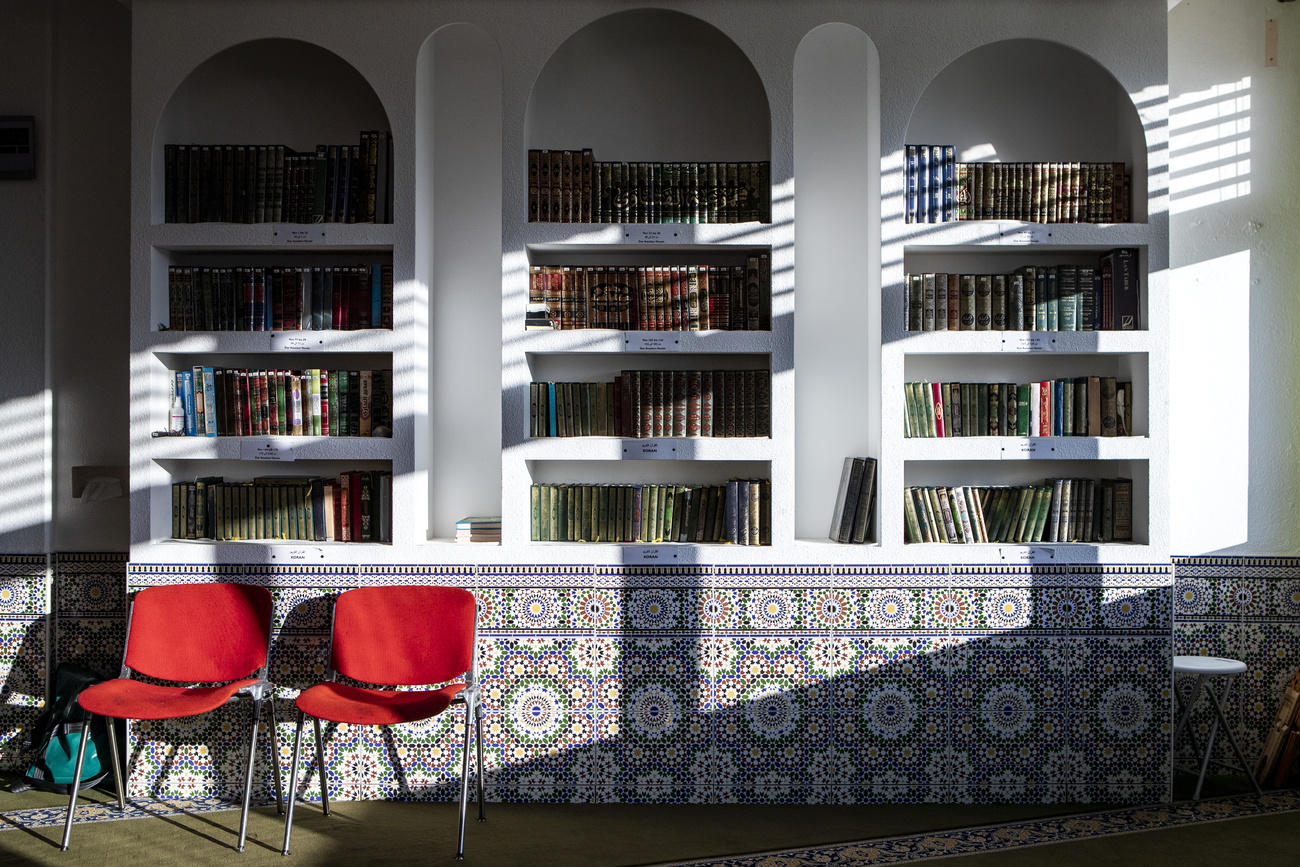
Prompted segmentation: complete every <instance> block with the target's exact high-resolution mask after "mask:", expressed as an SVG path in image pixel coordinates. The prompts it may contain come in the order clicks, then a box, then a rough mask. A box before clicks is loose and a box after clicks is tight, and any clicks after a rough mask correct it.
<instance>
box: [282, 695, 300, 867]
mask: <svg viewBox="0 0 1300 867" xmlns="http://www.w3.org/2000/svg"><path fill="white" fill-rule="evenodd" d="M302 721H303V713H302V711H298V726H297V728H296V730H295V731H294V734H293V764H291V765H289V804H288V806H287V807H285V811H284V848H282V849H281V850H280V854H281V855H288V854H289V835H290V834H292V833H293V802H294V801H296V800H297V794H298V754H299V753H298V751H299V748H300V747H301V746H302Z"/></svg>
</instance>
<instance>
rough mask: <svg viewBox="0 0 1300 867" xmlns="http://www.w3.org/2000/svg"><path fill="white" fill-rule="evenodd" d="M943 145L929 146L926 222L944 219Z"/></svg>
mask: <svg viewBox="0 0 1300 867" xmlns="http://www.w3.org/2000/svg"><path fill="white" fill-rule="evenodd" d="M943 162H944V160H943V145H931V146H930V205H929V208H928V211H927V214H926V216H927V218H928V222H931V223H938V222H940V221H941V220H943V219H944V216H943V203H944V198H945V192H944V185H943V182H944V168H943Z"/></svg>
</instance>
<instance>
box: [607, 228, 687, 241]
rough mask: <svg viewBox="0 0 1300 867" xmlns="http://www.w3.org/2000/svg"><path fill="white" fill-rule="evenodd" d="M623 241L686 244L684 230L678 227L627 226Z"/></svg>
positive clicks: (624, 230)
mask: <svg viewBox="0 0 1300 867" xmlns="http://www.w3.org/2000/svg"><path fill="white" fill-rule="evenodd" d="M623 240H625V241H627V242H628V243H629V244H684V243H686V242H687V239H686V238H683V237H682V230H681V228H680V227H677V226H641V225H636V226H625V227H624V229H623Z"/></svg>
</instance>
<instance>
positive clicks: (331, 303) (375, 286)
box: [167, 264, 393, 331]
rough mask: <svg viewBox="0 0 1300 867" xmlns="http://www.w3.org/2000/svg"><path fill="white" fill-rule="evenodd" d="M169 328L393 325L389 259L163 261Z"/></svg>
mask: <svg viewBox="0 0 1300 867" xmlns="http://www.w3.org/2000/svg"><path fill="white" fill-rule="evenodd" d="M167 311H168V320H169V322H168V328H169V329H170V330H172V331H330V330H356V329H361V328H392V327H393V266H392V265H380V264H373V265H326V266H314V267H305V266H297V265H272V266H269V267H258V266H241V267H212V266H208V265H201V266H200V265H171V266H169V267H168V268H167Z"/></svg>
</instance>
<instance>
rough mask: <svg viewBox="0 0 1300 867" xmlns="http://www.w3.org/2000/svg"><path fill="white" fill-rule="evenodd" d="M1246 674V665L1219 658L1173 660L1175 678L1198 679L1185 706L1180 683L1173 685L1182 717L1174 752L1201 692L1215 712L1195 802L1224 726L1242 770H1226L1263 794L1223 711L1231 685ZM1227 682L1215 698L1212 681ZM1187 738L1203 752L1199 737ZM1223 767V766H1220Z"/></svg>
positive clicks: (1199, 657) (1177, 657) (1202, 761)
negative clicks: (1215, 744) (1245, 778)
mask: <svg viewBox="0 0 1300 867" xmlns="http://www.w3.org/2000/svg"><path fill="white" fill-rule="evenodd" d="M1245 673H1246V663H1244V662H1241V661H1239V660H1236V659H1223V658H1222V657H1218V656H1175V657H1174V675H1175V677H1176V676H1177V675H1179V674H1193V675H1196V683H1195V685H1194V686H1193V687H1192V697H1191V698H1190V699H1189V700H1188V701H1186V702H1184V701H1183V694H1182V692H1181V691H1179V689H1178V685H1177V683H1175V684H1174V698H1175V699H1176V700H1177V702H1178V707H1179V716H1178V724H1177V725H1176V726H1174V737H1173V742H1172V743H1173V748H1174V749H1175V750H1177V748H1178V736H1179V735H1180V734H1182V731H1183V729H1184V728H1187V723H1188V721H1189V720H1190V719H1191V717H1192V709H1193V708H1195V707H1196V703H1197V702H1198V701H1200V699H1201V690H1202V689H1204V690H1205V692H1206V694H1208V695H1209V697H1210V706H1211V707H1213V708H1214V723H1213V724H1212V725H1211V726H1210V737H1209V740H1208V741H1207V742H1206V744H1205V752H1204V753H1203V754H1202V756H1201V772H1200V775H1199V776H1198V777H1197V778H1196V791H1195V792H1194V793H1193V794H1192V800H1194V801H1195V800H1198V799H1199V798H1200V797H1201V785H1202V784H1203V783H1204V782H1205V771H1206V769H1207V768H1208V767H1209V765H1210V754H1211V753H1213V752H1214V738H1215V736H1216V735H1217V734H1218V733H1219V726H1220V725H1222V726H1223V732H1224V734H1226V735H1227V736H1228V744H1229V745H1230V746H1231V747H1232V752H1233V753H1234V754H1235V755H1236V756H1237V761H1238V762H1239V763H1240V765H1239V766H1237V767H1233V766H1232V765H1226V767H1227V768H1229V769H1230V770H1234V771H1241V772H1242V773H1243V774H1245V775H1246V777H1247V778H1248V779H1249V780H1250V784H1251V785H1252V786H1254V787H1255V791H1256V792H1259V793H1260V794H1261V795H1262V794H1263V792H1262V791H1261V790H1260V788H1259V783H1257V782H1256V781H1255V775H1254V774H1253V773H1251V771H1250V768H1249V767H1248V766H1247V765H1246V759H1245V758H1244V757H1243V756H1242V754H1241V748H1240V747H1238V746H1237V739H1236V738H1235V737H1234V736H1233V734H1232V726H1230V725H1228V721H1227V719H1225V718H1224V716H1223V707H1224V705H1226V704H1227V703H1228V696H1229V695H1230V694H1231V693H1232V685H1233V684H1234V683H1236V682H1237V678H1238V677H1240V676H1241V675H1242V674H1245ZM1220 677H1222V678H1225V679H1226V680H1227V683H1225V684H1224V686H1223V689H1222V690H1221V691H1220V692H1219V693H1218V694H1217V695H1216V694H1215V691H1214V686H1213V683H1212V681H1213V680H1214V679H1215V678H1220ZM1187 734H1188V735H1189V736H1190V737H1191V739H1192V747H1193V749H1195V750H1196V752H1198V753H1200V752H1201V745H1200V744H1199V743H1198V742H1197V740H1196V733H1195V732H1194V731H1192V730H1191V729H1190V728H1188V729H1187ZM1220 764H1222V763H1220Z"/></svg>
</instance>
